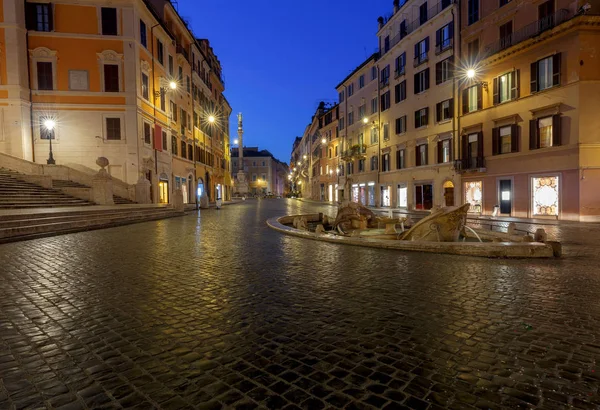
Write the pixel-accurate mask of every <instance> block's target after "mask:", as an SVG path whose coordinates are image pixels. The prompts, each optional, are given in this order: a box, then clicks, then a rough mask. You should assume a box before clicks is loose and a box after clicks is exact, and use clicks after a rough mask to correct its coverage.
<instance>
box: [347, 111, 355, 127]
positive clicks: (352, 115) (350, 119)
mask: <svg viewBox="0 0 600 410" xmlns="http://www.w3.org/2000/svg"><path fill="white" fill-rule="evenodd" d="M352 124H354V111H350V112H349V113H348V126H350V125H352Z"/></svg>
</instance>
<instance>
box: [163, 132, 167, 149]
mask: <svg viewBox="0 0 600 410" xmlns="http://www.w3.org/2000/svg"><path fill="white" fill-rule="evenodd" d="M162 146H163V149H164V150H165V151H167V150H168V148H167V132H166V131H163V132H162Z"/></svg>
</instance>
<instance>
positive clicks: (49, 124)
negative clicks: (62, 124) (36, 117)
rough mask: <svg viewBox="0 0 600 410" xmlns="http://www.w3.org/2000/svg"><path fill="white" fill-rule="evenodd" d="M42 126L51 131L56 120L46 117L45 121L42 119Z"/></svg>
mask: <svg viewBox="0 0 600 410" xmlns="http://www.w3.org/2000/svg"><path fill="white" fill-rule="evenodd" d="M44 127H45V128H46V129H47V130H48V131H52V130H53V129H54V127H56V121H54V120H52V119H47V120H46V121H44Z"/></svg>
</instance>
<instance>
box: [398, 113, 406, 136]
mask: <svg viewBox="0 0 600 410" xmlns="http://www.w3.org/2000/svg"><path fill="white" fill-rule="evenodd" d="M404 132H406V115H404V116H402V117H400V118H396V134H402V133H404Z"/></svg>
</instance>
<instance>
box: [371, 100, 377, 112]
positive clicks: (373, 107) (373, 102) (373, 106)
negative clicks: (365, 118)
mask: <svg viewBox="0 0 600 410" xmlns="http://www.w3.org/2000/svg"><path fill="white" fill-rule="evenodd" d="M376 112H377V97H375V98H373V99H372V100H371V114H375V113H376Z"/></svg>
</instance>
